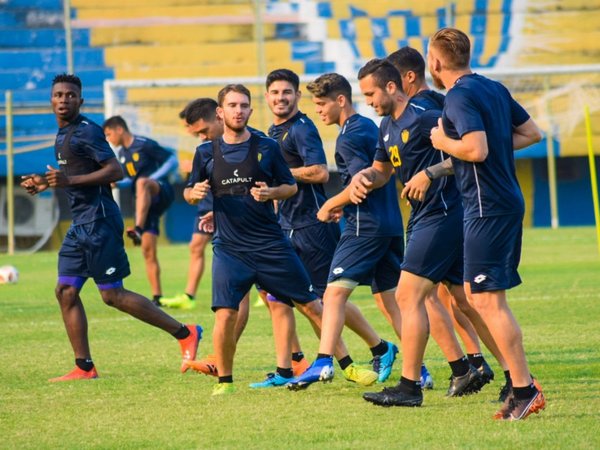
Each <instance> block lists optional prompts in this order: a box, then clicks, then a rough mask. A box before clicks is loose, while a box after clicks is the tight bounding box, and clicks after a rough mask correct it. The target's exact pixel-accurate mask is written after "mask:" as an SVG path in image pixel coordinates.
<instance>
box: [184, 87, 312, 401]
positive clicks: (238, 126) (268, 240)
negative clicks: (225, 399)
mask: <svg viewBox="0 0 600 450" xmlns="http://www.w3.org/2000/svg"><path fill="white" fill-rule="evenodd" d="M250 99H251V97H250V91H249V90H248V89H247V88H246V87H245V86H243V85H239V84H232V85H227V86H225V87H224V88H223V89H221V91H220V92H219V95H218V105H219V106H218V108H217V114H218V116H219V118H220V119H221V120H222V121H223V125H224V132H223V136H222V137H221V138H219V139H216V140H214V141H211V142H207V143H204V144H202V145H200V146H199V147H198V148H197V149H196V153H195V155H194V162H193V167H192V173H191V175H190V179H189V180H188V184H187V186H186V188H185V191H184V196H185V198H186V200H188V201H190V202H195V201H199V200H202V199H203V198H204V197H205V196H206V194H207V192H208V191H209V190H212V193H213V196H214V204H213V208H214V209H213V212H214V223H215V236H214V239H213V253H214V256H213V267H212V273H213V283H212V289H213V298H212V309H213V311H215V327H214V331H213V344H214V347H215V351H216V360H217V370H218V374H219V382H218V384H217V385H215V387H214V390H213V395H221V394H229V393H232V392H234V391H235V388H234V385H233V359H234V355H235V349H236V339H235V334H234V329H235V323H236V317H237V314H238V306H239V303H240V301H241V300H242V298H243V297H244V295H245V294H246V293H247V292H248V290H249V289H250V287H251V286H252V284H253V283H259V284H260V285H261V287H263V288H264V289H265V290H267V291H268V292H271V293H272V294H273V295H275V296H277V298H279V299H281V300H283V301H286V302H293V303H294V304H295V305H296V306H297V307H298V309H299V310H300V311H301V312H303V313H304V314H306V315H308V316H311V317H312V319H313V322H317V323H318V324H319V325H320V317H319V316H320V314H321V311H320V309H321V308H320V305H319V303H318V302H316V301H315V300H316V295H315V294H314V293H313V292H311V283H310V279H309V277H308V274H307V273H306V270H305V269H304V266H303V265H302V263H301V261H300V259H299V258H298V256H297V255H296V253H295V252H294V250H293V248H292V247H291V245H290V243H289V241H288V240H287V238H286V237H285V235H284V234H283V231H282V230H281V227H280V226H279V223H278V220H277V216H276V215H275V210H274V207H273V200H283V199H286V198H289V197H291V196H292V195H294V194H295V193H296V191H297V186H296V181H295V180H294V178H293V177H292V175H291V173H290V170H289V169H288V167H287V164H286V163H285V160H284V159H283V157H282V155H281V152H280V150H279V147H278V145H277V142H275V141H273V140H272V139H270V138H268V137H261V136H259V135H257V134H255V133H251V132H250V131H249V130H248V129H247V127H246V125H247V123H248V119H249V118H250V115H251V113H252V109H251V106H250ZM280 330H281V331H282V333H283V337H285V338H286V339H281V340H278V339H276V344H278V343H280V344H281V345H277V346H276V350H277V373H276V375H274V376H279V377H280V378H283V379H286V380H287V379H291V378H292V369H291V350H290V345H289V342H290V338H291V335H292V333H293V332H294V323H289V322H286V323H283V324H281V327H280Z"/></svg>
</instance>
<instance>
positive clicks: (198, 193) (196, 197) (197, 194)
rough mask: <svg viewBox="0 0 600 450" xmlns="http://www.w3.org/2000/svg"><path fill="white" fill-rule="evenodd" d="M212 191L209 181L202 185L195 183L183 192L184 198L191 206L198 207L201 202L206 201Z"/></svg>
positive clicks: (203, 182) (201, 183)
mask: <svg viewBox="0 0 600 450" xmlns="http://www.w3.org/2000/svg"><path fill="white" fill-rule="evenodd" d="M208 191H210V184H209V181H208V180H204V181H202V182H200V183H195V184H194V186H192V187H187V188H185V189H184V190H183V198H184V199H185V201H186V202H188V203H189V204H190V205H197V204H198V202H199V201H201V200H204V199H205V198H206V196H207V195H208Z"/></svg>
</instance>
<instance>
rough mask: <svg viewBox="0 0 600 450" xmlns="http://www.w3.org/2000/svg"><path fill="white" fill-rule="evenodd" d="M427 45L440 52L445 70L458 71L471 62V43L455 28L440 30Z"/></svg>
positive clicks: (467, 37)
mask: <svg viewBox="0 0 600 450" xmlns="http://www.w3.org/2000/svg"><path fill="white" fill-rule="evenodd" d="M429 45H431V46H433V47H435V48H436V49H438V50H439V51H440V53H441V54H442V55H443V57H444V60H445V61H444V62H445V66H446V67H444V68H445V69H448V70H459V69H466V68H468V67H469V64H470V61H471V41H470V40H469V36H467V35H466V34H465V33H463V32H462V31H460V30H458V29H456V28H442V29H441V30H438V31H437V32H436V33H435V34H434V35H433V36H431V39H430V40H429Z"/></svg>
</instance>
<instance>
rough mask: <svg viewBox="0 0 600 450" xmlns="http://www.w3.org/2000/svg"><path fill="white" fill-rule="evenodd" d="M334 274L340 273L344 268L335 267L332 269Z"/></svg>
mask: <svg viewBox="0 0 600 450" xmlns="http://www.w3.org/2000/svg"><path fill="white" fill-rule="evenodd" d="M332 272H333V274H334V275H339V274H340V273H343V272H344V268H343V267H336V268H335V269H333V270H332Z"/></svg>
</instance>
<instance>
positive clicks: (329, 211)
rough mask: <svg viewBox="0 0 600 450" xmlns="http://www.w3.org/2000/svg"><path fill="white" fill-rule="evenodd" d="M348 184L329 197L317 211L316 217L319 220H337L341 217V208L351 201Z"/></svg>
mask: <svg viewBox="0 0 600 450" xmlns="http://www.w3.org/2000/svg"><path fill="white" fill-rule="evenodd" d="M350 186H351V185H348V186H346V188H345V189H344V190H343V191H342V192H340V193H339V194H337V195H334V196H333V197H331V198H329V199H328V200H327V201H326V202H325V203H324V204H323V206H321V208H320V209H319V211H318V212H317V219H319V220H320V221H321V222H338V221H339V220H340V218H341V214H342V208H343V207H344V206H346V205H348V204H350V203H352V201H351V200H350V191H351V187H350Z"/></svg>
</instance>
